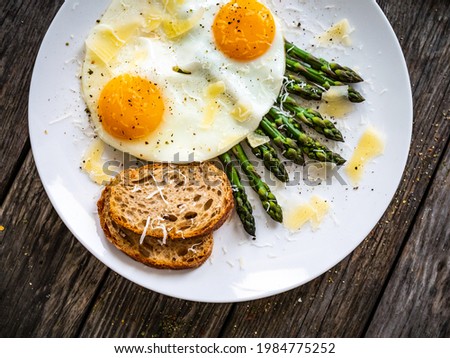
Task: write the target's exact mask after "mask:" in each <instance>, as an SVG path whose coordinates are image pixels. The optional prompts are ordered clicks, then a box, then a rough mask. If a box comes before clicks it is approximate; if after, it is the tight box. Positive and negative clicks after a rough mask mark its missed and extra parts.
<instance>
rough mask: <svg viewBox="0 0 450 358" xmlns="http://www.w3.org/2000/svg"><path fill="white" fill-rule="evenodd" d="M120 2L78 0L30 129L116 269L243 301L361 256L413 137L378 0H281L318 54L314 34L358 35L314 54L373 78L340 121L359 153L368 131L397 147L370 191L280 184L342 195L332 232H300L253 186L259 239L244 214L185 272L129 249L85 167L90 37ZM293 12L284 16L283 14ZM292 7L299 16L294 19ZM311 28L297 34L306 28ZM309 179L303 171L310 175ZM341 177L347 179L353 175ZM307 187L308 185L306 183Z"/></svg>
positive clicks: (283, 192)
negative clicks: (344, 27) (340, 31)
mask: <svg viewBox="0 0 450 358" xmlns="http://www.w3.org/2000/svg"><path fill="white" fill-rule="evenodd" d="M108 4H109V0H101V1H87V0H86V1H80V0H79V1H66V2H65V3H64V5H63V6H62V7H61V10H60V11H59V13H58V15H57V16H56V18H55V19H54V21H53V23H52V25H51V27H50V29H49V30H48V33H47V35H46V37H45V39H44V41H43V44H42V47H41V50H40V52H39V55H38V58H37V61H36V65H35V69H34V73H33V79H32V84H31V91H30V103H29V127H30V135H31V143H32V148H33V153H34V157H35V160H36V164H37V168H38V170H39V174H40V176H41V179H42V182H43V184H44V187H45V189H46V191H47V193H48V195H49V197H50V200H51V202H52V204H53V206H54V207H55V209H56V211H57V212H58V214H59V216H60V217H61V218H62V220H63V221H64V223H65V224H66V225H67V227H68V228H69V229H70V231H71V232H72V233H73V234H74V235H75V236H76V237H77V238H78V240H79V241H80V242H81V243H82V244H83V245H84V246H85V247H86V248H87V249H88V250H89V251H90V252H91V253H92V254H94V255H95V256H96V257H97V258H98V259H99V260H101V261H102V262H103V263H104V264H105V265H107V266H109V267H110V268H111V269H113V270H114V271H116V272H117V273H119V274H120V275H122V276H124V277H126V278H127V279H129V280H131V281H134V282H135V283H137V284H139V285H142V286H144V287H146V288H148V289H151V290H154V291H157V292H160V293H163V294H167V295H170V296H174V297H178V298H183V299H187V300H194V301H203V302H236V301H245V300H251V299H257V298H261V297H267V296H270V295H273V294H277V293H280V292H284V291H287V290H289V289H291V288H294V287H297V286H299V285H301V284H304V283H306V282H308V281H310V280H312V279H313V278H315V277H317V276H319V275H320V274H322V273H323V272H325V271H327V270H328V269H330V268H331V267H333V266H334V265H336V264H337V263H338V262H339V261H341V260H342V259H343V258H344V257H345V256H347V255H348V254H349V253H351V252H352V251H353V250H354V249H355V248H356V246H357V245H358V244H360V243H361V241H362V240H363V239H364V238H365V237H366V236H367V235H368V233H369V232H370V230H371V229H372V228H373V227H374V226H375V225H376V223H377V222H378V220H379V219H380V217H381V216H382V214H383V213H384V211H385V210H386V208H387V207H388V205H389V202H390V201H391V199H392V197H393V195H394V193H395V191H396V188H397V186H398V184H399V181H400V178H401V176H402V173H403V169H404V166H405V163H406V159H407V155H408V150H409V144H410V139H411V131H412V100H411V89H410V83H409V77H408V73H407V69H406V66H405V61H404V58H403V55H402V52H401V49H400V46H399V44H398V42H397V38H396V36H395V34H394V32H393V30H392V28H391V26H390V25H389V23H388V21H387V19H386V18H385V16H384V15H383V13H382V11H381V10H380V8H379V7H378V5H377V4H376V3H375V1H373V0H364V1H361V0H349V1H338V0H323V1H322V0H321V1H281V2H279V1H272V5H274V6H277V7H278V8H279V9H281V10H282V11H281V12H277V13H278V15H279V16H282V17H283V19H284V23H285V25H288V26H289V30H288V31H287V32H286V34H287V36H288V37H289V38H290V39H292V40H295V42H296V43H297V44H299V45H300V46H303V47H304V48H306V49H311V48H312V47H311V44H312V43H313V41H314V39H313V38H314V35H317V34H319V33H321V32H322V31H323V30H324V29H325V28H327V27H329V26H330V25H332V24H333V23H335V22H336V21H338V20H340V19H342V18H347V19H348V20H349V22H350V24H351V26H352V27H353V28H354V32H353V33H352V35H351V37H352V40H353V45H352V46H351V47H348V48H341V47H338V48H334V49H332V50H330V49H323V48H317V47H314V48H313V51H315V53H316V54H318V55H322V56H326V58H333V57H335V58H337V59H338V61H339V62H341V63H344V64H346V65H348V66H353V67H357V68H359V70H360V72H361V73H362V74H363V77H364V78H365V79H366V82H365V83H363V84H359V85H357V87H358V89H360V90H361V91H362V93H363V94H364V95H365V97H366V98H367V101H366V102H365V103H363V104H358V105H355V111H354V112H353V113H351V114H350V115H348V116H347V117H346V118H345V119H342V120H339V123H338V126H339V127H341V128H342V129H343V132H344V135H345V136H346V144H343V145H342V144H340V145H338V146H336V147H335V148H340V149H342V151H343V155H344V156H345V157H347V158H349V157H350V155H351V152H352V149H353V148H354V146H355V145H356V143H357V141H358V138H359V137H360V136H361V134H362V133H363V131H364V130H365V128H366V127H367V125H368V124H371V125H373V126H374V127H375V128H377V129H378V130H379V131H380V132H382V133H383V134H384V136H385V140H386V150H385V153H384V155H383V156H381V157H379V158H377V159H376V160H375V161H373V162H372V163H371V164H370V165H369V167H368V170H367V173H366V174H365V176H364V179H363V182H362V183H361V185H360V186H359V189H358V190H353V188H352V187H351V186H349V185H343V184H342V183H340V182H339V180H336V178H334V180H333V181H332V183H331V184H329V185H327V184H326V183H324V184H322V185H319V186H311V185H307V184H305V183H304V182H300V183H298V182H297V183H295V185H289V186H288V187H287V188H283V187H281V186H279V185H277V186H276V187H274V188H273V189H274V192H275V193H276V195H277V197H278V198H279V200H280V202H281V203H287V202H288V201H290V202H293V201H295V202H298V203H301V202H305V201H307V200H309V198H310V197H311V196H312V195H313V194H317V195H319V196H321V197H323V198H325V199H328V200H330V202H331V204H332V208H331V214H330V215H328V216H327V217H326V218H325V220H324V222H323V223H322V225H321V227H320V228H319V229H318V230H315V231H313V230H312V229H311V228H310V227H309V226H306V227H303V228H302V229H301V230H300V231H299V232H297V233H295V234H293V235H291V234H289V233H288V231H287V230H286V229H284V228H283V227H282V226H281V225H274V224H272V223H271V222H270V221H269V220H267V217H266V216H265V214H264V213H263V212H262V210H261V205H260V203H259V202H258V200H257V198H256V197H255V196H254V195H253V193H252V192H251V190H248V191H249V194H250V197H251V200H252V203H253V206H254V207H255V216H256V218H257V225H258V229H257V230H258V239H257V240H256V241H251V240H249V239H248V238H247V237H246V235H244V232H243V230H242V228H241V226H240V223H239V221H238V219H237V218H236V217H233V218H232V220H230V221H229V222H227V223H226V224H225V225H224V226H223V227H222V228H221V229H220V230H219V231H218V232H217V233H216V234H215V247H214V251H213V255H212V258H211V259H210V260H209V261H208V262H206V263H205V264H204V265H203V266H202V267H200V268H199V269H196V270H190V271H185V272H171V271H159V270H155V269H151V268H148V267H146V266H144V265H141V264H139V263H136V262H134V261H133V260H131V259H130V258H128V257H127V256H125V255H124V254H122V253H121V252H118V251H117V250H116V249H115V248H114V247H113V246H112V245H111V244H109V242H107V241H106V239H105V238H104V235H103V233H102V231H101V229H100V228H99V223H98V218H97V215H96V201H97V199H98V197H99V195H100V191H101V187H99V186H97V185H95V184H93V183H92V182H91V181H90V180H89V179H88V178H87V176H86V175H85V174H84V173H83V172H81V171H80V169H79V166H80V161H81V157H82V155H83V153H84V151H85V150H86V148H87V146H88V144H89V141H90V140H89V139H88V138H87V137H86V136H85V134H84V132H85V130H83V129H82V128H83V127H88V119H87V116H86V114H85V112H84V109H85V105H84V103H83V100H82V99H81V96H80V83H79V78H78V76H79V73H80V61H81V59H82V58H83V51H84V39H85V38H86V36H87V34H88V32H89V30H90V28H91V27H92V26H93V25H94V24H95V20H96V19H98V18H99V17H100V16H101V14H102V12H103V11H104V10H105V9H106V7H107V6H108ZM283 11H284V14H283ZM286 12H288V13H286ZM298 22H301V26H300V27H297V23H298ZM298 171H299V172H301V170H298ZM338 173H339V175H340V177H341V178H342V179H343V180H346V177H345V174H344V171H343V170H340V171H339V172H338ZM297 181H298V180H297Z"/></svg>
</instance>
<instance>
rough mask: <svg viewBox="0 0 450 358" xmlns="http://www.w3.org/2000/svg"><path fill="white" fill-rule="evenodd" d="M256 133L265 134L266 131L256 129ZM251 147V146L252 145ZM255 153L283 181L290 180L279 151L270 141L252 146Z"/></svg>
mask: <svg viewBox="0 0 450 358" xmlns="http://www.w3.org/2000/svg"><path fill="white" fill-rule="evenodd" d="M255 133H256V134H259V135H264V134H265V133H264V132H263V131H262V130H261V129H256V130H255ZM250 147H251V146H250ZM252 152H253V154H254V155H255V156H256V157H257V158H259V159H262V161H263V163H264V166H265V167H266V168H267V169H268V170H269V171H270V172H271V173H272V174H273V175H275V177H276V178H278V179H279V180H280V181H282V182H283V183H286V182H288V181H289V175H288V173H287V171H286V168H285V166H284V164H283V162H281V161H280V159H279V158H278V155H277V151H276V150H275V149H274V148H273V147H272V145H271V144H270V143H266V144H262V145H259V146H257V147H255V148H252Z"/></svg>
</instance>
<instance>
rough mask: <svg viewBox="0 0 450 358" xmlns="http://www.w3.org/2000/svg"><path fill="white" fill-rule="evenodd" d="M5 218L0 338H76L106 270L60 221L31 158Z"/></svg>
mask: <svg viewBox="0 0 450 358" xmlns="http://www.w3.org/2000/svg"><path fill="white" fill-rule="evenodd" d="M0 217H1V218H2V219H1V225H2V226H4V230H3V231H1V232H0V267H1V268H2V274H1V276H0V299H1V304H0V317H1V321H2V323H1V324H0V337H71V336H74V335H75V334H76V333H77V331H78V329H79V326H80V324H81V323H82V322H83V319H84V315H85V312H86V310H87V309H88V307H89V303H90V301H91V300H92V299H93V297H94V295H95V293H96V289H97V286H98V285H99V283H100V282H101V280H102V278H103V276H104V275H105V273H106V272H107V268H106V267H105V266H104V265H103V264H101V263H100V262H99V261H97V259H95V258H94V256H92V255H91V254H90V253H89V252H88V251H87V250H86V249H85V248H84V247H82V245H81V244H79V243H78V241H77V240H76V239H75V238H74V237H73V236H72V235H71V234H70V232H69V231H68V230H67V228H66V227H65V226H64V224H63V223H62V222H61V220H60V219H59V218H58V215H57V214H56V212H55V211H54V210H53V208H52V206H51V204H50V202H49V200H48V197H47V195H46V193H45V192H44V189H43V187H42V184H41V182H40V180H39V176H38V174H37V171H36V168H35V165H34V162H33V158H32V155H31V153H29V154H28V156H27V158H26V161H25V163H24V165H23V167H22V169H21V171H20V172H19V174H18V179H17V180H16V181H15V182H14V186H13V187H12V189H11V191H10V193H9V195H8V196H7V198H6V201H5V203H4V205H2V207H1V210H0Z"/></svg>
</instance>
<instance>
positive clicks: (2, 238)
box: [0, 0, 450, 337]
mask: <svg viewBox="0 0 450 358" xmlns="http://www.w3.org/2000/svg"><path fill="white" fill-rule="evenodd" d="M62 3H63V1H62V0H42V1H30V0H26V1H18V0H6V1H2V3H1V5H0V8H1V13H0V17H1V24H2V25H1V26H2V27H1V32H0V33H1V56H2V58H1V67H0V68H1V81H0V82H1V85H2V91H1V113H2V114H1V116H2V117H1V132H0V137H1V157H0V160H1V171H0V194H1V203H2V205H1V219H0V225H1V226H2V227H1V228H0V269H1V273H0V275H1V276H0V337H362V336H366V337H423V336H425V337H450V275H449V272H450V265H449V263H450V261H449V253H450V250H449V249H450V225H449V221H450V196H449V191H450V182H449V173H450V150H449V135H450V113H449V110H450V86H449V83H450V65H449V64H450V22H449V16H450V2H449V1H448V0H427V1H416V0H404V1H401V2H399V1H396V0H379V1H378V3H379V4H380V6H381V7H382V8H383V10H384V12H385V13H386V15H387V17H388V18H389V20H390V21H391V23H392V25H393V27H394V29H395V31H396V33H397V35H398V37H399V39H400V43H401V45H402V48H403V51H404V53H405V56H406V60H407V64H408V68H409V71H410V75H411V82H412V86H413V95H414V103H415V111H414V117H415V120H414V133H413V140H412V145H411V152H410V155H409V159H408V163H407V168H406V171H405V173H404V176H403V179H402V181H401V185H400V187H399V189H398V192H397V194H396V195H395V198H394V199H393V200H392V203H391V205H390V206H389V208H388V209H387V211H386V213H385V215H384V216H383V218H382V219H381V220H380V222H379V223H378V225H377V226H376V227H375V228H374V230H373V231H372V232H371V234H370V235H369V236H368V237H367V238H366V240H364V242H363V243H362V244H361V245H360V246H359V247H358V248H357V249H356V250H355V251H354V252H353V253H351V254H350V255H349V256H348V257H347V258H345V259H344V260H343V261H342V262H341V263H339V264H338V265H337V266H336V267H334V268H333V269H331V270H330V271H328V272H326V273H325V274H323V275H322V276H320V277H319V278H317V279H315V280H313V281H312V282H310V283H308V284H305V285H303V286H301V287H298V288H296V289H293V290H291V291H289V292H286V293H283V294H280V295H277V296H274V297H270V298H266V299H261V300H256V301H252V302H246V303H237V304H203V303H194V302H187V301H183V300H180V299H174V298H170V297H166V296H163V295H161V294H158V293H155V292H152V291H149V290H147V289H144V288H141V287H139V286H137V285H135V284H133V283H131V282H130V281H127V280H126V279H124V278H122V277H121V276H119V275H117V274H115V273H114V272H113V271H111V270H110V269H108V268H107V267H106V266H105V265H103V264H102V263H101V262H99V261H98V260H97V259H96V258H95V257H94V256H93V255H91V254H90V253H89V252H88V251H87V250H86V249H85V248H84V247H83V246H82V245H81V244H80V243H79V242H78V241H77V240H76V239H75V238H74V237H73V236H72V234H71V233H70V232H69V230H68V229H67V228H66V227H65V226H64V224H63V223H62V222H61V220H60V219H59V218H58V215H57V214H56V212H55V211H54V210H53V208H52V206H51V204H50V202H49V200H48V198H47V196H46V194H45V192H44V189H43V187H42V184H41V182H40V180H39V177H38V174H37V171H36V168H35V165H34V162H33V156H32V153H31V149H30V142H29V137H28V129H27V119H28V116H27V102H28V90H29V84H30V78H31V72H32V68H33V64H34V60H35V58H36V55H37V51H38V49H39V45H40V43H41V40H42V38H43V36H44V34H45V32H46V30H47V28H48V26H49V24H50V22H51V20H52V18H53V16H54V15H55V14H56V12H57V11H58V9H59V7H60V6H61V4H62ZM381 40H382V39H380V41H381ZM386 110H389V108H386Z"/></svg>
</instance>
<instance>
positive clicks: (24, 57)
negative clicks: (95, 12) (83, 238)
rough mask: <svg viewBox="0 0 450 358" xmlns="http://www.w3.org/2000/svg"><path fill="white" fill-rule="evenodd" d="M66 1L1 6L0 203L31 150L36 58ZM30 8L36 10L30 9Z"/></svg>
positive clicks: (14, 2)
mask: <svg viewBox="0 0 450 358" xmlns="http://www.w3.org/2000/svg"><path fill="white" fill-rule="evenodd" d="M63 2H64V1H62V0H42V1H39V5H33V3H34V1H31V0H28V1H17V0H8V1H2V2H1V5H0V23H1V24H2V26H1V28H0V53H1V66H0V68H1V70H0V83H1V84H2V86H1V96H0V109H1V113H2V119H1V126H2V127H1V128H2V130H1V131H0V153H1V155H0V168H2V170H1V171H0V202H3V200H4V198H5V196H6V194H7V190H8V188H9V187H10V185H11V184H12V181H13V180H14V177H15V174H16V173H17V172H18V170H19V168H20V165H21V164H22V162H23V160H24V159H25V156H26V154H27V152H28V150H29V147H30V146H29V142H28V136H27V133H28V93H29V85H30V81H31V73H32V69H33V65H34V59H35V58H36V56H37V53H38V50H39V46H40V44H41V41H42V39H43V38H44V35H45V32H46V30H47V28H48V26H49V25H50V22H51V20H52V19H53V17H54V15H55V14H56V12H57V10H58V9H59V7H60V6H61V4H62V3H63ZM30 8H31V9H33V11H30Z"/></svg>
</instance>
